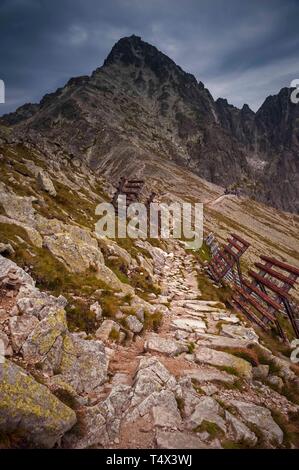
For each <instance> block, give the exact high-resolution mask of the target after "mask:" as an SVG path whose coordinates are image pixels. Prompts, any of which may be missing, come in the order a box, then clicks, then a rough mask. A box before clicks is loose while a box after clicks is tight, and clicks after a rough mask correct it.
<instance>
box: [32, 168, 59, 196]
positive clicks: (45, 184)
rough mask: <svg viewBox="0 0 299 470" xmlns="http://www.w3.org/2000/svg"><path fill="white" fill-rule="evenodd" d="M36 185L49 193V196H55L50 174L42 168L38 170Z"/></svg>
mask: <svg viewBox="0 0 299 470" xmlns="http://www.w3.org/2000/svg"><path fill="white" fill-rule="evenodd" d="M36 181H37V184H38V186H39V187H40V188H41V189H42V190H43V191H45V192H47V193H49V194H50V196H53V197H55V196H56V194H57V193H56V189H55V187H54V184H53V182H52V180H51V178H50V176H49V175H48V174H47V173H46V172H45V171H43V170H41V171H39V173H38V175H37V178H36Z"/></svg>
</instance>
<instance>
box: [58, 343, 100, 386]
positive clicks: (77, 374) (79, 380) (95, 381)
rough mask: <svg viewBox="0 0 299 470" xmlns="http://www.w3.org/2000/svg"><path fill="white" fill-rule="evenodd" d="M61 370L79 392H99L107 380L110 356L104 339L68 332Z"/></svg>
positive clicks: (66, 379)
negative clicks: (93, 338) (107, 353)
mask: <svg viewBox="0 0 299 470" xmlns="http://www.w3.org/2000/svg"><path fill="white" fill-rule="evenodd" d="M62 350H63V352H62V358H61V362H60V367H59V372H60V374H61V376H62V377H63V379H64V380H65V381H66V382H67V383H69V384H70V385H72V387H73V388H74V389H75V390H76V391H77V392H78V393H90V392H97V391H98V390H99V388H100V386H101V385H102V384H103V383H104V382H105V381H106V380H107V370H108V362H109V361H108V358H107V356H106V352H105V346H104V344H103V343H102V341H94V340H85V339H83V338H81V337H80V336H79V335H76V334H68V335H67V336H66V337H65V338H64V341H63V346H62Z"/></svg>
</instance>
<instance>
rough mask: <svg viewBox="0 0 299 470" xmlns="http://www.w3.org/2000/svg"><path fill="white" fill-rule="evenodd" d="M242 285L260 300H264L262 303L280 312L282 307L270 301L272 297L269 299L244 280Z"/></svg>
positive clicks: (272, 300)
mask: <svg viewBox="0 0 299 470" xmlns="http://www.w3.org/2000/svg"><path fill="white" fill-rule="evenodd" d="M243 284H244V286H246V287H247V288H248V289H250V290H251V291H252V292H254V293H255V294H256V295H258V296H259V297H260V298H261V299H262V300H264V302H266V303H267V304H268V305H271V307H273V308H275V310H278V311H281V310H282V306H281V305H280V304H279V303H278V302H276V301H275V300H274V299H272V297H270V296H269V295H267V294H265V293H264V292H262V291H261V290H260V289H259V288H258V287H257V286H254V285H253V284H252V283H250V282H249V281H247V280H246V279H243Z"/></svg>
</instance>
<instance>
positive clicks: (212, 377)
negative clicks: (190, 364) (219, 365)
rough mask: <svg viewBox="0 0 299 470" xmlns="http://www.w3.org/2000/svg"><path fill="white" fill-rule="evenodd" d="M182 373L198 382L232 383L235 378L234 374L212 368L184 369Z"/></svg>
mask: <svg viewBox="0 0 299 470" xmlns="http://www.w3.org/2000/svg"><path fill="white" fill-rule="evenodd" d="M183 375H184V376H187V377H190V378H192V379H194V380H195V381H196V382H198V383H203V382H223V383H227V384H233V383H234V382H235V380H236V377H235V376H234V375H231V374H228V373H227V372H225V371H221V370H217V369H214V368H210V369H208V368H205V369H194V370H185V371H184V372H183Z"/></svg>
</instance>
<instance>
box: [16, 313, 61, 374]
mask: <svg viewBox="0 0 299 470" xmlns="http://www.w3.org/2000/svg"><path fill="white" fill-rule="evenodd" d="M67 333H68V328H67V323H66V315H65V311H64V310H63V309H60V310H58V311H57V312H56V313H54V314H50V315H49V316H48V317H46V318H44V319H43V320H41V321H40V322H39V323H38V324H37V326H36V327H35V328H34V330H33V331H32V332H31V333H30V334H29V336H28V337H27V339H26V341H25V343H24V344H23V345H22V349H21V352H22V354H23V357H24V359H25V361H26V362H28V363H29V364H32V365H34V364H39V366H40V367H41V368H42V369H43V371H44V372H47V373H48V374H50V375H53V374H54V373H55V371H56V370H58V369H59V366H60V362H61V358H62V353H63V342H64V338H65V336H66V334H67Z"/></svg>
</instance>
